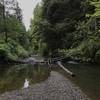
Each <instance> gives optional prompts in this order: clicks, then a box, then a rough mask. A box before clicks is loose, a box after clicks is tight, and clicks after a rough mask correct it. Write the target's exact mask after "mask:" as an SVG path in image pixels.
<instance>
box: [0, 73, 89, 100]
mask: <svg viewBox="0 0 100 100" xmlns="http://www.w3.org/2000/svg"><path fill="white" fill-rule="evenodd" d="M0 100H90V99H89V98H88V97H87V96H86V95H85V94H84V93H83V92H82V91H81V90H80V89H79V87H77V86H75V85H74V84H73V83H72V82H70V80H69V79H67V78H65V77H64V76H63V75H61V74H60V73H58V72H55V71H52V72H51V75H50V77H49V78H48V79H47V80H46V81H44V82H42V83H40V84H36V85H33V86H30V87H29V88H27V89H21V90H15V91H12V92H6V93H4V94H1V95H0Z"/></svg>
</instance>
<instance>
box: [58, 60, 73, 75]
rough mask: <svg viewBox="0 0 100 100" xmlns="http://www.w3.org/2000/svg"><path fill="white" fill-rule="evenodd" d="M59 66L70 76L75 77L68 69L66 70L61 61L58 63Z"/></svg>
mask: <svg viewBox="0 0 100 100" xmlns="http://www.w3.org/2000/svg"><path fill="white" fill-rule="evenodd" d="M57 64H58V65H59V66H60V67H61V68H62V69H63V70H64V71H66V72H67V73H68V74H70V75H71V76H75V74H74V73H73V72H71V71H69V70H68V69H67V68H65V67H64V66H63V65H62V63H61V62H60V61H57Z"/></svg>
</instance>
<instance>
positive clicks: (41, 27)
mask: <svg viewBox="0 0 100 100" xmlns="http://www.w3.org/2000/svg"><path fill="white" fill-rule="evenodd" d="M30 34H31V35H32V36H33V38H32V42H33V43H34V44H33V51H34V52H35V53H40V54H42V55H44V56H51V57H54V56H59V55H61V56H65V57H66V56H68V57H73V58H77V59H81V60H82V61H86V62H99V61H100V0H42V3H41V4H38V5H37V6H36V8H35V11H34V19H32V21H31V29H30Z"/></svg>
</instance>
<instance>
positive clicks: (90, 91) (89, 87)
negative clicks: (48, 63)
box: [55, 63, 100, 100]
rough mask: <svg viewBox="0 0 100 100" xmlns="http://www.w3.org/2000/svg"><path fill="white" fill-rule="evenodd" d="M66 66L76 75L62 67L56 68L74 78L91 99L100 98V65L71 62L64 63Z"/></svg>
mask: <svg viewBox="0 0 100 100" xmlns="http://www.w3.org/2000/svg"><path fill="white" fill-rule="evenodd" d="M64 66H65V67H66V68H68V69H69V70H70V71H72V72H74V74H75V75H76V76H75V77H72V76H70V75H68V74H66V72H65V71H63V70H62V69H60V68H57V69H55V70H57V71H59V72H61V73H62V74H63V75H65V76H66V77H68V78H69V79H70V80H72V82H73V83H75V84H76V85H77V86H79V87H80V88H81V89H82V90H83V92H84V93H85V94H87V95H88V96H89V97H90V98H91V100H100V65H90V64H76V63H75V64H74V63H73V64H71V63H70V64H64Z"/></svg>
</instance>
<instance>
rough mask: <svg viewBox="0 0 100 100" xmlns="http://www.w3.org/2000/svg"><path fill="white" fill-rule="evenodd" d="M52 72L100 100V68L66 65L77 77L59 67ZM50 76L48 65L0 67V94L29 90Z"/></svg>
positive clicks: (94, 98)
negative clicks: (59, 74) (22, 89)
mask: <svg viewBox="0 0 100 100" xmlns="http://www.w3.org/2000/svg"><path fill="white" fill-rule="evenodd" d="M54 66H55V67H52V68H51V70H55V71H57V72H60V73H61V74H63V75H64V76H66V77H67V78H69V79H70V80H71V81H72V82H73V83H75V84H76V85H77V86H79V87H80V88H81V89H82V90H83V92H84V93H85V94H87V95H88V96H89V97H90V98H91V100H100V66H99V65H89V64H78V63H70V64H64V66H65V67H66V68H68V69H69V70H70V71H72V72H74V73H75V75H76V76H75V77H71V76H70V75H68V74H66V72H65V71H64V70H62V69H61V68H60V67H59V66H57V65H54ZM49 75H50V69H49V68H48V66H47V65H38V64H35V65H31V64H28V65H27V64H25V65H0V93H4V92H7V91H12V90H18V89H21V88H27V87H29V86H30V85H31V84H36V83H40V82H41V81H44V80H46V79H47V78H48V77H49Z"/></svg>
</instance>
